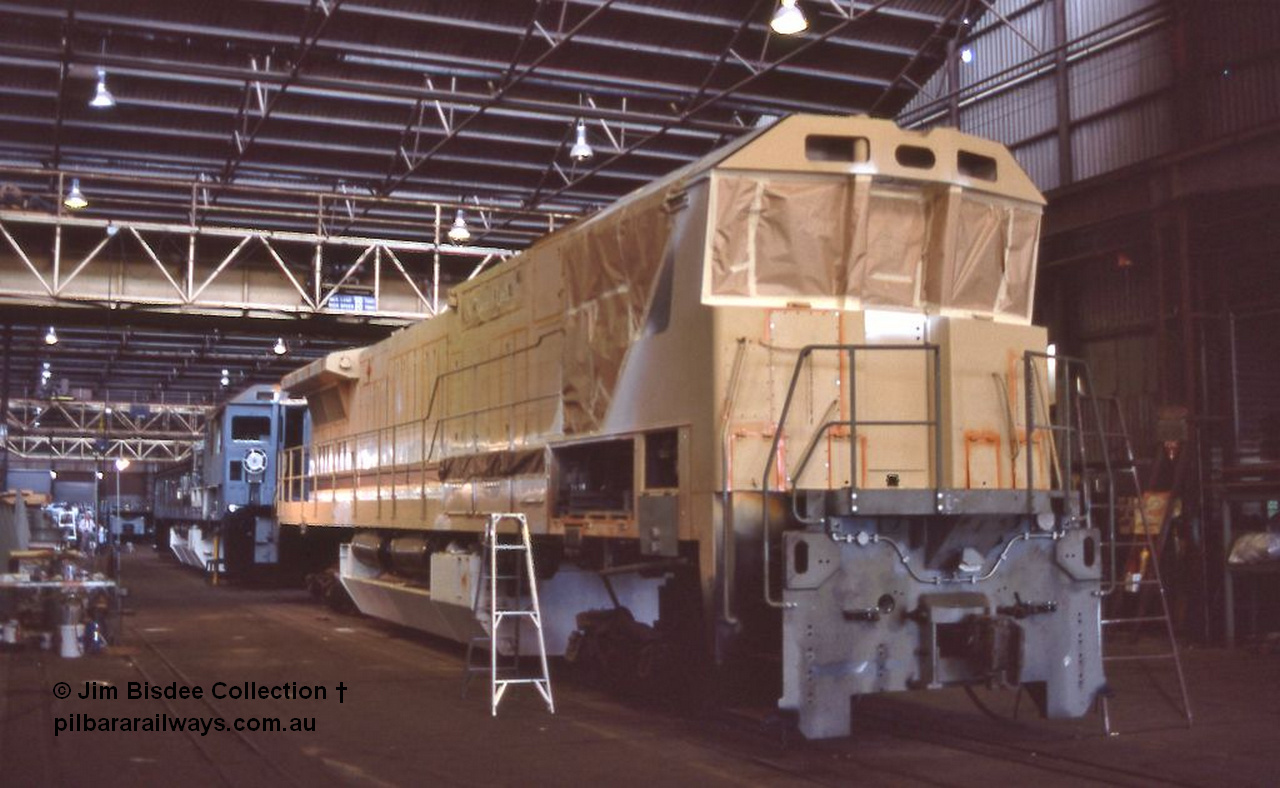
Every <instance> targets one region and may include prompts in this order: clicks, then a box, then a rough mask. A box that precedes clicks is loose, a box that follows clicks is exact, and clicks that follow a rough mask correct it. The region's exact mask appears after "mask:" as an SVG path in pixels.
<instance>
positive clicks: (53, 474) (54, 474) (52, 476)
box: [49, 468, 58, 479]
mask: <svg viewBox="0 0 1280 788" xmlns="http://www.w3.org/2000/svg"><path fill="white" fill-rule="evenodd" d="M49 478H50V479H56V478H58V472H57V471H55V470H54V469H52V468H50V469H49Z"/></svg>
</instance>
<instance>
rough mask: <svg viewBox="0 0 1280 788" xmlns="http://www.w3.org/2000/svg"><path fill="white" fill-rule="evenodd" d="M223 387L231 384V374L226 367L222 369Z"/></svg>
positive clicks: (221, 381)
mask: <svg viewBox="0 0 1280 788" xmlns="http://www.w3.org/2000/svg"><path fill="white" fill-rule="evenodd" d="M219 382H220V383H221V384H222V387H223V388H226V387H227V386H230V385H231V375H230V373H228V372H227V371H226V370H225V369H224V370H222V379H221V380H220V381H219Z"/></svg>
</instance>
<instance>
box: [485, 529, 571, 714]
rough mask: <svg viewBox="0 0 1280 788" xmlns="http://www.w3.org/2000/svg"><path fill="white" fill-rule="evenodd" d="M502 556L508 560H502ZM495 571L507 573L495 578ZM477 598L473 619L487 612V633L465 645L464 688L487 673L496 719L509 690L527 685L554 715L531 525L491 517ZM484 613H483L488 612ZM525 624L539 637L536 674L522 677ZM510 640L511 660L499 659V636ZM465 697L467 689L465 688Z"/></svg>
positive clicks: (491, 708) (490, 703)
mask: <svg viewBox="0 0 1280 788" xmlns="http://www.w3.org/2000/svg"><path fill="white" fill-rule="evenodd" d="M508 521H509V522H512V523H515V524H516V530H515V532H514V533H513V532H510V531H507V532H505V533H504V532H503V531H502V530H501V528H500V526H501V525H502V524H503V523H504V522H508ZM500 555H510V556H511V559H510V560H502V559H500V558H499V556H500ZM499 570H502V571H505V572H509V574H499ZM477 589H478V593H477V594H476V599H475V611H476V614H477V616H480V615H483V614H484V613H485V612H487V613H488V618H489V630H488V634H486V635H482V636H479V637H475V638H472V639H471V640H470V641H469V642H468V643H467V666H466V684H467V685H468V686H469V685H470V682H471V678H472V677H473V676H474V675H476V674H478V673H488V674H489V711H490V713H491V714H492V715H493V716H495V717H496V716H497V714H498V704H499V703H500V702H501V701H502V696H503V695H504V694H506V691H507V689H508V688H509V687H511V686H513V685H517V684H531V685H533V687H534V688H535V689H536V690H538V693H539V694H540V695H541V696H542V699H543V700H544V701H546V704H547V710H548V711H550V712H551V713H552V714H555V712H556V705H555V700H554V699H553V698H552V696H551V673H550V671H549V670H548V667H547V645H546V638H545V637H544V636H543V631H542V610H541V607H540V605H539V602H538V579H537V575H536V574H535V573H534V569H533V542H532V540H531V538H530V536H529V523H528V521H527V520H525V516H524V515H523V514H491V515H489V519H488V521H487V522H486V523H485V527H484V560H482V561H481V564H480V580H479V582H478V583H477ZM486 608H487V611H486ZM524 621H528V622H529V624H530V625H531V626H532V627H533V630H534V633H535V634H536V636H537V657H538V668H539V670H540V672H539V673H536V674H534V675H526V674H525V673H524V672H522V670H521V661H520V631H521V630H522V629H523V628H524V627H523V626H522V623H523V622H524ZM506 634H509V636H510V638H511V644H512V649H511V659H510V661H509V662H508V661H506V660H504V659H501V658H500V657H499V655H498V652H499V651H500V650H501V647H500V645H499V644H500V643H501V642H502V637H503V636H504V635H506ZM477 646H480V647H482V648H487V649H488V651H489V663H488V664H487V665H484V664H476V663H475V662H474V660H473V655H474V654H475V652H476V647H477ZM464 694H465V688H464Z"/></svg>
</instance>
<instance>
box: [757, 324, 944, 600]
mask: <svg viewBox="0 0 1280 788" xmlns="http://www.w3.org/2000/svg"><path fill="white" fill-rule="evenodd" d="M864 350H870V351H910V352H924V353H930V354H932V356H933V397H932V402H931V404H932V413H933V418H932V419H923V420H918V419H910V420H907V419H903V420H892V419H887V420H874V421H862V422H860V421H858V397H857V393H858V386H857V379H858V373H857V353H858V351H864ZM822 352H835V353H841V354H848V356H849V395H848V396H849V418H848V419H845V420H834V421H828V422H826V423H825V424H823V425H822V426H821V427H820V428H819V430H818V432H825V431H826V430H828V429H830V428H832V427H835V426H848V428H849V489H850V490H851V491H856V490H857V489H858V483H857V481H858V426H859V425H860V424H861V425H864V426H917V427H918V426H927V427H930V428H932V430H933V453H934V463H933V477H934V478H933V481H934V484H933V486H934V488H935V491H937V500H939V501H940V500H941V481H942V426H941V419H942V385H941V379H942V349H941V347H940V346H939V345H935V344H932V343H928V342H926V343H923V344H919V345H915V344H886V345H866V344H863V345H853V344H815V345H805V346H804V347H802V348H800V350H799V355H798V356H797V357H796V363H795V367H794V368H793V369H792V372H791V382H790V383H789V384H788V385H787V395H786V397H785V398H784V399H783V402H782V410H781V411H780V412H779V414H778V424H777V427H776V428H775V429H774V433H773V440H772V442H771V443H770V445H769V453H768V455H767V456H766V458H765V466H764V473H763V474H762V476H761V497H762V499H763V505H762V506H761V510H762V519H763V523H762V528H761V537H760V539H761V544H762V556H763V564H764V566H763V586H764V601H765V604H767V605H768V606H770V607H773V608H787V607H792V606H793V603H790V604H789V603H786V602H782V601H780V600H776V599H774V598H773V591H772V589H771V587H770V586H771V583H770V578H769V564H770V562H771V560H772V558H771V555H770V536H769V524H770V523H769V519H770V518H769V472H770V470H771V469H772V468H773V464H774V462H775V461H776V460H777V457H778V448H779V446H780V445H781V442H782V434H783V432H784V431H785V430H786V426H787V417H788V416H789V415H790V413H791V403H792V400H793V399H794V397H795V392H796V385H797V383H798V382H799V380H800V373H801V371H802V370H803V369H804V366H805V364H806V363H807V362H808V360H809V358H810V357H811V356H813V355H814V354H815V353H822ZM925 385H926V386H928V385H929V383H928V379H926V382H925ZM816 445H817V442H816V440H814V441H811V442H810V445H809V448H808V449H807V450H806V451H805V452H804V454H803V455H802V461H801V464H800V465H799V466H798V467H797V468H796V470H795V473H794V474H788V478H786V479H784V482H786V483H788V484H791V483H792V481H793V480H794V479H797V478H799V477H800V475H801V474H803V473H804V470H805V467H806V466H807V465H808V462H809V459H810V458H811V457H812V454H813V448H814V447H815V446H816ZM792 487H793V488H794V485H792ZM854 494H856V493H854ZM794 503H795V502H794V501H793V502H792V507H793V511H794ZM940 505H941V503H939V506H940ZM855 508H856V507H855Z"/></svg>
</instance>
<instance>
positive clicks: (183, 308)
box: [0, 210, 512, 323]
mask: <svg viewBox="0 0 1280 788" xmlns="http://www.w3.org/2000/svg"><path fill="white" fill-rule="evenodd" d="M73 248H74V249H76V250H77V251H75V252H72V251H70V250H71V249H73ZM162 248H163V249H166V250H168V253H167V254H164V255H162V254H161V253H159V252H158V251H157V249H162ZM108 249H110V250H111V251H110V252H108V251H107V250H108ZM176 249H181V250H183V252H182V253H181V254H174V250H176ZM511 254H512V252H511V250H509V249H502V248H496V247H484V246H469V245H458V244H449V243H439V242H436V241H417V242H415V241H398V240H391V239H383V238H368V237H359V236H343V235H325V234H319V233H305V232H292V231H269V230H257V229H249V228H235V227H208V226H205V227H192V226H190V225H183V224H171V223H163V222H135V221H112V220H106V219H94V218H82V217H77V216H66V215H50V214H45V213H40V212H35V211H6V210H0V282H3V288H2V289H0V300H3V301H6V302H11V303H12V302H17V303H25V304H34V305H56V304H59V303H62V304H81V305H96V306H108V307H111V308H143V309H150V310H163V311H178V312H199V313H205V314H226V315H245V314H260V315H277V316H293V317H303V316H308V315H319V314H327V315H352V316H358V317H360V318H363V319H366V320H373V321H385V322H393V323H404V322H406V321H412V320H417V319H421V318H424V317H430V316H432V315H435V314H437V313H438V312H439V311H440V310H441V309H442V308H443V307H442V305H441V303H440V298H439V293H440V290H441V287H440V284H441V283H440V281H439V277H440V266H439V265H438V259H439V257H440V256H448V257H452V258H458V259H460V260H463V261H467V260H470V261H471V262H470V263H469V264H467V265H465V267H466V268H468V269H470V268H471V267H472V266H474V265H476V264H478V263H479V262H480V261H482V260H485V259H492V258H506V257H508V256H510V255H511ZM175 257H176V258H177V260H175ZM459 278H462V275H460V276H459ZM428 289H429V290H430V292H431V293H432V295H431V296H428V295H427V291H428Z"/></svg>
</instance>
